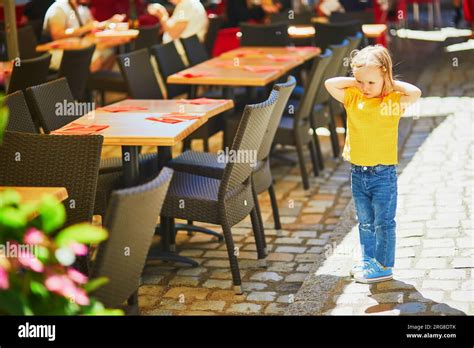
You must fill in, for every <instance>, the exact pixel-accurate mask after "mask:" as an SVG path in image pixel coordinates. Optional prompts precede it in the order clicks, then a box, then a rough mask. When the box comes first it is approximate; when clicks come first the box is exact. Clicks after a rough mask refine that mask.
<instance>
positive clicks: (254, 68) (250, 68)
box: [243, 65, 280, 73]
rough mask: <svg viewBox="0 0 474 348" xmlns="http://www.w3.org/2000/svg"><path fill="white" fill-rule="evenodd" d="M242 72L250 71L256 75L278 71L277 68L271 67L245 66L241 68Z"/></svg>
mask: <svg viewBox="0 0 474 348" xmlns="http://www.w3.org/2000/svg"><path fill="white" fill-rule="evenodd" d="M243 68H244V70H247V71H251V72H256V73H263V72H272V71H278V70H280V68H279V67H277V66H271V65H253V66H252V65H246V66H244V67H243Z"/></svg>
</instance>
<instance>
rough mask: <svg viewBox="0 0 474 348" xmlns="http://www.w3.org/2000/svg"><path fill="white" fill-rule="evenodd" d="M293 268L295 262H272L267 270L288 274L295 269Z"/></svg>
mask: <svg viewBox="0 0 474 348" xmlns="http://www.w3.org/2000/svg"><path fill="white" fill-rule="evenodd" d="M295 266H296V263H295V262H272V263H270V266H269V267H268V268H267V270H268V271H270V272H283V273H288V272H292V271H293V270H294V269H295ZM300 266H301V265H300ZM298 267H299V266H298Z"/></svg>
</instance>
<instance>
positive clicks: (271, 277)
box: [250, 272, 283, 282]
mask: <svg viewBox="0 0 474 348" xmlns="http://www.w3.org/2000/svg"><path fill="white" fill-rule="evenodd" d="M250 279H251V280H256V281H263V282H265V281H274V282H277V281H279V280H282V279H283V277H282V276H281V275H279V274H278V273H276V272H259V273H255V274H254V275H252V276H251V277H250Z"/></svg>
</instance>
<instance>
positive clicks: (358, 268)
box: [349, 258, 371, 277]
mask: <svg viewBox="0 0 474 348" xmlns="http://www.w3.org/2000/svg"><path fill="white" fill-rule="evenodd" d="M370 264H371V260H370V259H367V258H363V259H362V260H360V261H359V262H357V263H356V264H355V265H354V266H352V268H351V270H350V272H349V274H350V275H351V277H353V276H354V274H356V273H359V272H362V271H363V270H364V269H366V268H367V267H369V266H370Z"/></svg>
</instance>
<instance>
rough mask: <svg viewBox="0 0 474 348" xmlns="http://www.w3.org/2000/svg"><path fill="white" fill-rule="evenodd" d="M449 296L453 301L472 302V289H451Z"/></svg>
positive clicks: (473, 295)
mask: <svg viewBox="0 0 474 348" xmlns="http://www.w3.org/2000/svg"><path fill="white" fill-rule="evenodd" d="M451 298H452V299H453V300H454V301H462V302H471V303H472V302H474V291H472V290H462V291H453V292H451Z"/></svg>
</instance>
